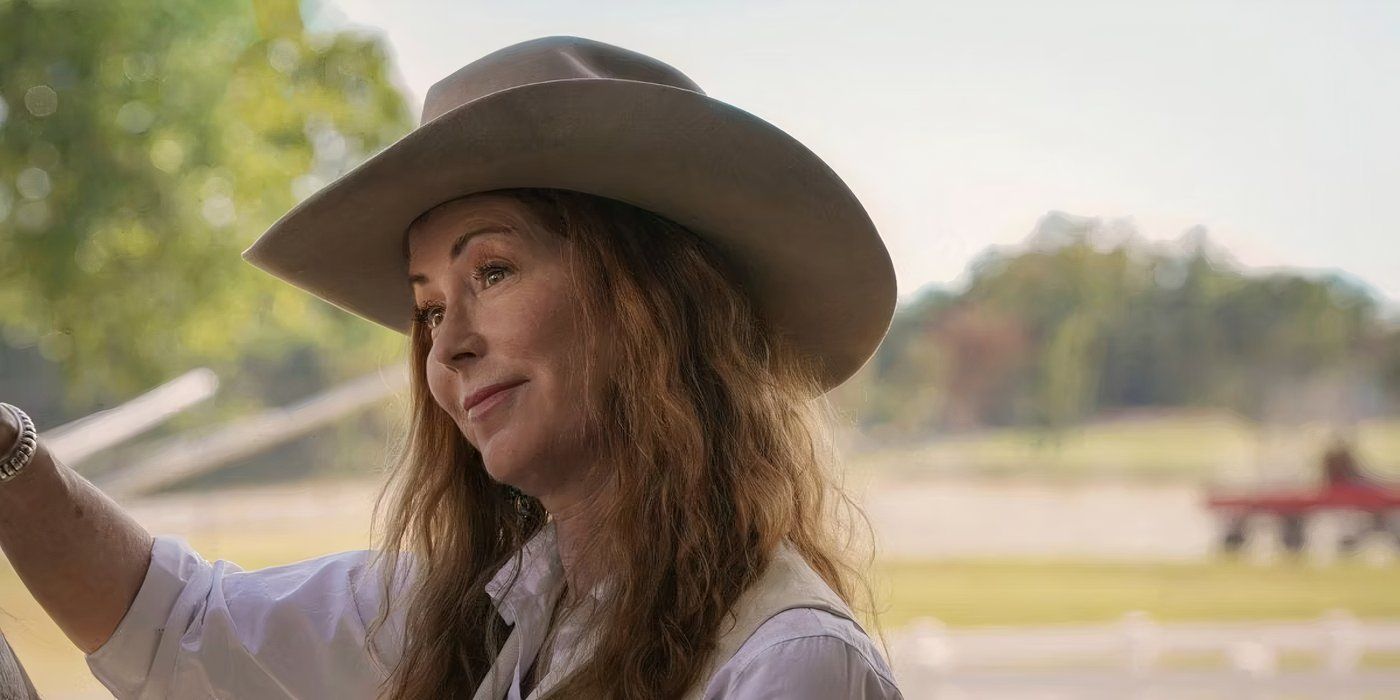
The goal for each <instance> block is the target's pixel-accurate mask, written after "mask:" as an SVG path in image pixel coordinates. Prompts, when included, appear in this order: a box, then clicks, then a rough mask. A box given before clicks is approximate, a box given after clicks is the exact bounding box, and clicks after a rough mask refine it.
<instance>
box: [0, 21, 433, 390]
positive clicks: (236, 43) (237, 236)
mask: <svg viewBox="0 0 1400 700" xmlns="http://www.w3.org/2000/svg"><path fill="white" fill-rule="evenodd" d="M387 71H388V61H387V59H386V56H385V51H384V48H383V47H382V46H380V44H379V43H378V42H377V41H376V40H374V39H372V38H366V37H364V36H359V35H352V34H344V33H309V32H307V31H306V30H305V29H304V28H303V26H302V25H301V20H300V15H299V12H298V6H297V4H296V3H295V2H293V1H292V0H270V1H267V2H263V1H257V2H253V3H251V4H250V3H249V2H246V0H132V1H125V2H118V3H76V2H63V1H61V0H45V1H43V2H40V1H39V0H0V329H3V333H4V336H3V338H4V340H5V341H6V342H8V343H9V344H11V345H16V346H24V345H30V344H36V343H37V345H38V347H39V349H40V350H41V351H42V353H43V355H44V357H46V358H48V359H50V360H52V361H54V362H56V363H58V364H59V365H60V366H61V367H62V368H63V372H64V381H65V386H64V387H63V389H62V391H63V393H64V394H65V396H66V397H68V399H69V401H70V402H71V403H73V404H87V403H90V402H92V401H93V400H95V399H96V398H98V397H102V396H128V395H130V394H131V393H134V392H136V391H140V390H144V389H147V388H149V387H150V386H152V385H154V384H157V383H159V382H161V381H164V380H166V379H169V378H170V377H171V376H173V375H175V374H177V373H179V372H182V371H185V370H187V369H189V368H190V367H193V366H198V365H206V366H212V367H214V368H215V369H216V370H221V369H222V370H227V371H228V372H233V371H236V369H237V367H239V366H240V365H241V364H243V363H247V362H258V361H266V362H272V361H275V360H276V359H277V358H278V357H280V356H281V355H282V354H284V353H287V352H289V351H290V350H294V349H295V348H299V347H301V348H315V349H317V350H318V352H317V355H318V356H319V358H320V362H321V364H322V365H323V367H324V371H325V372H326V373H327V374H329V375H344V374H348V373H351V372H359V371H364V370H365V369H366V368H368V367H372V366H375V365H376V364H379V363H381V362H384V361H386V360H387V359H390V357H391V356H392V355H393V354H394V353H395V352H396V350H397V349H398V348H399V347H400V346H401V337H400V336H398V335H397V334H394V333H392V332H390V331H387V330H384V329H379V328H378V327H376V326H374V325H373V324H371V323H369V322H367V321H363V320H361V319H357V318H355V317H353V316H351V315H350V314H347V313H345V312H343V311H340V310H338V309H335V308H334V307H332V306H330V305H329V304H326V303H324V302H321V301H319V300H317V299H315V298H314V297H311V296H310V295H307V294H305V293H304V292H301V291H299V290H296V289H295V288H293V287H291V286H290V285H287V284H285V283H283V282H281V281H278V280H276V279H274V278H272V277H271V276H269V275H267V274H265V273H263V272H261V271H259V270H256V269H254V268H253V267H252V266H250V265H248V264H247V263H245V262H243V261H242V259H241V258H240V257H239V254H240V253H241V251H242V250H243V249H245V248H246V247H247V246H248V245H249V244H250V243H251V242H252V241H253V239H255V238H256V237H257V235H258V234H260V233H261V232H262V231H263V230H264V229H265V228H266V227H267V226H268V225H269V224H270V223H272V222H273V221H274V220H276V218H277V217H278V216H280V215H281V214H283V213H284V212H286V211H287V210H288V209H290V208H291V207H292V206H293V205H294V204H295V203H296V202H297V201H298V200H299V199H301V198H302V197H304V196H306V195H307V194H309V193H310V192H312V191H314V190H315V189H316V188H317V187H319V186H320V185H322V184H324V183H326V182H329V181H330V180H332V179H334V178H335V177H337V176H338V175H340V174H341V173H343V172H344V171H346V170H348V169H349V168H350V167H353V165H355V164H356V163H358V162H359V161H360V160H362V159H363V158H364V157H365V156H366V155H367V154H368V153H372V152H374V151H376V150H378V149H380V148H382V147H383V146H384V145H386V144H387V143H389V142H391V141H392V140H393V139H395V138H397V137H398V136H400V135H402V134H403V133H405V132H406V131H407V129H408V128H409V127H410V125H411V117H410V114H409V110H408V107H407V105H406V104H405V102H404V100H403V98H402V96H401V95H400V93H399V92H398V91H397V90H396V89H395V88H394V86H393V85H391V83H390V82H389V80H388V79H387ZM57 390H58V388H57V387H55V391H57Z"/></svg>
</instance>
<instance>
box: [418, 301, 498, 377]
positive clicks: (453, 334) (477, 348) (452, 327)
mask: <svg viewBox="0 0 1400 700" xmlns="http://www.w3.org/2000/svg"><path fill="white" fill-rule="evenodd" d="M467 316H468V315H467V314H466V313H465V311H463V310H462V308H461V306H460V305H457V306H455V307H449V308H448V309H446V310H445V311H443V312H442V320H441V321H440V322H439V323H438V327H437V336H436V337H435V338H434V339H433V347H432V350H430V351H429V353H428V356H429V358H430V359H432V360H433V361H435V362H437V363H439V364H441V365H442V366H444V367H446V368H448V369H450V370H452V371H453V372H457V373H461V372H463V371H464V370H466V369H467V367H468V366H469V365H470V364H471V361H472V360H473V359H475V358H478V357H480V356H481V352H482V349H483V348H484V347H485V342H484V341H485V339H484V338H482V336H481V333H480V332H478V331H477V329H476V328H475V327H474V326H473V324H472V323H471V322H470V319H469V318H468V317H467Z"/></svg>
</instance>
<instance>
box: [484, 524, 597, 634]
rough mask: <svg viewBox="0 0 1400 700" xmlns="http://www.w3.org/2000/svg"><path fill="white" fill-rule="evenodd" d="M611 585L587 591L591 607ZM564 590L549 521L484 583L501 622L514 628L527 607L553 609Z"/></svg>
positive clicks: (562, 567)
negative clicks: (591, 603)
mask: <svg viewBox="0 0 1400 700" xmlns="http://www.w3.org/2000/svg"><path fill="white" fill-rule="evenodd" d="M512 579H513V580H514V582H513V583H512ZM612 583H613V582H610V581H600V582H598V583H597V584H596V585H594V586H593V589H592V590H591V591H589V597H590V598H591V599H592V600H593V602H594V603H598V602H601V601H602V600H603V598H604V597H605V595H606V594H607V592H608V590H609V589H610V588H611V587H612ZM563 588H564V564H563V562H562V561H561V560H560V559H559V540H558V535H557V533H556V530H555V525H554V521H553V520H550V521H548V522H546V523H545V524H544V527H541V528H540V531H539V532H537V533H535V535H534V536H533V537H531V538H530V539H529V541H527V542H526V543H525V544H524V545H523V546H521V548H520V551H519V552H518V553H517V554H516V556H513V557H511V558H510V560H509V561H507V562H506V563H505V564H504V565H503V566H501V568H500V569H498V570H497V571H496V574H495V575H494V576H492V577H491V580H490V581H488V582H487V583H486V595H488V596H490V597H491V601H492V602H493V603H495V605H496V610H497V611H498V612H500V614H501V619H502V620H504V621H505V623H506V624H507V625H514V624H515V622H516V620H517V619H518V618H519V616H520V615H521V614H522V612H523V611H525V610H526V609H527V606H529V607H530V608H548V607H549V606H552V605H553V604H554V602H555V600H556V599H557V598H558V597H559V593H560V591H561V590H563ZM536 612H538V611H536Z"/></svg>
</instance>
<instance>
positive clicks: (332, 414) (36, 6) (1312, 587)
mask: <svg viewBox="0 0 1400 700" xmlns="http://www.w3.org/2000/svg"><path fill="white" fill-rule="evenodd" d="M549 34H574V35H581V36H587V37H590V38H594V39H598V40H602V41H607V42H609V43H614V44H618V45H621V46H625V47H628V48H631V49H634V50H638V51H641V52H643V53H646V54H649V55H652V56H656V57H658V58H660V59H662V60H665V61H667V62H669V63H671V64H673V65H675V66H677V67H679V68H681V69H682V70H683V71H685V72H686V73H687V74H689V75H690V76H691V77H692V78H694V79H695V80H696V81H697V82H698V83H699V84H700V85H702V86H703V87H704V88H705V89H706V91H707V92H708V93H709V94H710V95H712V96H714V97H717V98H719V99H722V100H726V101H729V102H731V103H733V104H735V105H738V106H739V107H741V108H743V109H745V110H747V111H750V112H752V113H754V114H757V115H759V116H761V117H763V118H765V119H768V120H769V121H771V122H773V123H775V124H777V125H778V126H779V127H781V128H783V129H784V130H786V131H788V132H789V133H791V134H792V135H793V136H795V137H797V138H798V139H799V140H801V141H802V142H804V143H806V144H808V145H809V146H810V147H811V148H812V149H813V150H815V151H816V152H817V153H818V154H820V155H821V156H822V157H823V158H825V159H826V160H827V161H828V163H830V164H831V165H832V167H833V168H834V169H835V170H836V171H837V172H838V173H840V174H841V175H842V177H843V178H844V179H845V180H846V181H847V182H848V183H849V184H850V185H851V187H852V189H853V190H855V192H856V193H857V195H858V196H860V198H861V199H862V201H863V202H865V203H866V205H867V208H868V209H869V211H870V213H871V216H872V218H874V220H875V222H876V224H877V225H878V226H879V227H880V229H881V231H882V234H883V235H884V236H885V239H886V241H887V243H888V245H889V247H890V250H891V254H892V257H893V259H894V262H895V266H896V269H897V272H898V275H899V285H900V290H901V296H900V306H899V309H898V311H897V314H896V317H895V319H894V323H893V326H892V327H891V329H890V333H889V335H888V337H887V338H886V340H885V342H884V344H883V345H882V346H881V348H880V350H879V351H878V353H877V354H876V355H875V357H874V358H873V359H872V360H871V361H870V363H869V364H868V365H867V366H866V367H865V368H864V369H863V370H862V371H861V372H860V373H859V374H858V375H856V376H855V377H854V378H853V379H852V380H850V381H849V382H848V383H847V384H845V385H844V386H842V387H840V388H839V389H837V390H836V391H835V392H834V393H833V395H832V396H833V400H834V401H835V402H836V403H837V405H838V407H839V408H840V409H841V411H842V415H843V417H844V419H843V420H844V422H843V425H842V428H841V430H842V433H841V434H842V446H843V447H842V449H843V450H844V453H845V458H846V464H847V470H848V474H849V480H848V485H849V487H850V488H851V489H852V491H853V492H855V493H856V494H857V495H858V496H859V498H860V499H861V501H862V503H863V504H864V507H865V509H866V511H867V512H868V514H869V516H870V519H871V522H872V525H873V526H874V528H875V532H876V537H877V542H878V546H879V556H878V560H877V561H878V564H877V567H876V568H875V570H873V571H872V572H871V573H872V577H873V579H874V581H875V583H876V590H877V592H878V594H879V597H880V605H881V608H882V615H881V618H880V621H881V625H882V627H883V629H884V632H885V637H886V640H887V642H888V643H889V648H890V653H891V655H892V657H893V660H894V663H895V667H896V671H897V673H898V674H899V675H900V678H901V681H902V683H903V685H904V686H905V689H906V694H907V696H908V697H910V698H911V699H912V698H928V697H949V698H962V697H979V698H980V697H997V698H1000V697H1007V698H1010V697H1016V698H1022V697H1024V698H1031V697H1036V698H1042V697H1043V698H1080V697H1164V698H1166V697H1170V698H1176V697H1222V698H1223V697H1237V696H1240V695H1245V696H1248V697H1319V698H1321V697H1326V698H1332V697H1358V698H1360V697H1377V698H1380V697H1397V696H1400V564H1397V552H1398V551H1400V534H1397V533H1398V532H1400V522H1397V518H1400V511H1397V510H1395V509H1393V508H1392V509H1390V510H1389V511H1387V510H1386V506H1385V505H1384V504H1385V503H1387V502H1389V503H1395V502H1396V497H1397V496H1396V494H1397V492H1400V485H1397V483H1398V482H1400V413H1398V412H1397V407H1400V314H1397V303H1396V301H1397V299H1400V235H1397V231H1396V225H1395V214H1394V208H1393V202H1394V201H1395V193H1396V192H1400V167H1397V163H1400V130H1396V129H1395V128H1394V125H1395V124H1397V123H1400V91H1397V90H1395V89H1394V84H1395V83H1394V78H1395V76H1396V75H1400V5H1395V4H1393V3H1384V2H1364V1H1353V2H1332V3H1301V2H1274V3H1254V2H1234V3H1217V2H1212V3H1186V2H1178V3H1158V4H1154V5H1147V4H1144V3H1096V2H1076V3H1032V2H1020V3H1013V2H988V3H975V4H974V3H926V2H917V3H916V2H907V3H905V2H880V3H855V2H800V3H798V2H763V3H753V2H729V1H707V2H689V1H686V2H679V1H678V2H666V3H655V2H620V1H611V0H610V1H599V2H592V3H576V4H575V3H560V2H538V1H534V0H530V1H515V2H509V3H506V2H412V3H409V2H404V3H382V2H372V1H370V0H340V1H332V0H317V1H314V2H313V1H310V0H308V1H306V2H301V3H297V2H293V1H290V0H255V1H249V0H127V1H124V2H120V3H90V2H73V1H70V0H0V400H5V401H9V402H11V403H15V404H17V405H19V406H21V407H23V408H24V409H25V410H27V411H28V412H29V413H30V414H31V415H32V416H33V417H34V419H35V421H36V423H37V424H38V427H39V429H40V431H41V433H42V434H43V435H44V436H45V437H46V439H48V441H49V442H50V444H51V445H52V446H53V447H54V449H55V451H56V452H57V453H58V454H59V455H60V457H62V458H63V459H64V460H65V461H67V462H68V463H69V464H71V465H72V466H74V468H76V469H78V470H79V471H80V472H82V473H83V474H84V475H86V476H87V477H88V478H90V479H91V480H93V481H94V482H95V483H98V484H99V485H101V486H103V487H104V489H106V490H107V491H108V493H110V494H111V495H112V496H113V497H114V498H116V499H117V500H118V501H119V502H121V503H122V504H123V505H125V506H127V507H128V508H130V510H131V512H132V513H133V514H135V515H136V516H137V518H138V519H140V520H141V521H142V522H143V523H144V524H146V526H147V527H148V528H149V529H150V530H151V531H152V532H155V533H173V534H180V535H183V536H186V537H188V538H189V540H190V541H191V542H192V543H193V544H195V545H196V546H197V547H198V548H199V549H200V551H201V552H202V553H203V554H204V555H205V557H206V558H208V559H210V560H214V559H219V558H223V559H229V560H232V561H234V562H236V563H238V564H240V565H242V566H243V567H244V568H247V569H253V568H260V567H263V566H268V565H273V564H279V563H285V562H290V561H296V560H299V559H302V558H306V557H310V556H316V555H319V554H323V553H326V552H330V551H337V550H343V549H358V548H363V547H367V546H369V545H370V542H369V531H368V526H369V508H370V505H371V502H372V499H373V496H374V490H375V487H376V485H377V484H378V483H379V481H380V479H382V476H383V469H384V467H385V456H386V453H385V447H386V445H387V444H388V441H389V439H390V436H391V435H392V434H394V433H395V432H397V431H399V430H401V429H402V420H403V415H404V411H405V406H404V391H403V390H404V376H405V375H404V374H403V363H404V361H405V360H404V357H405V356H404V350H405V348H404V341H403V338H402V337H400V336H397V335H395V334H393V333H391V332H389V331H387V330H384V329H381V328H379V327H378V326H376V325H374V324H372V323H369V322H367V321H364V320H361V319H358V318H356V317H353V316H351V315H349V314H347V313H345V312H343V311H340V310H338V309H336V308H334V307H332V306H330V305H329V304H326V303H324V302H321V301H319V300H317V299H315V298H313V297H310V296H308V295H305V294H304V293H301V292H299V291H297V290H295V289H293V288H292V287H290V286H289V285H286V284H284V283H281V282H279V281H277V280H275V279H273V278H271V277H270V276H268V275H266V274H264V273H261V272H259V271H257V270H255V269H254V268H252V267H251V266H249V265H247V264H246V263H244V262H243V261H242V260H241V259H240V258H239V253H240V252H241V251H242V250H243V249H245V248H246V247H247V246H248V245H249V244H250V243H251V242H252V241H253V240H254V239H255V238H256V237H257V236H258V234H260V233H261V232H262V231H263V230H264V229H265V228H266V227H267V226H268V225H269V224H270V223H271V222H273V221H274V220H276V218H277V217H278V216H280V215H281V214H282V213H284V212H285V211H286V210H288V209H289V208H290V207H291V206H293V205H294V204H295V203H296V202H297V201H299V200H300V199H302V198H304V197H306V196H307V195H308V194H310V193H312V192H314V191H315V190H317V189H318V188H319V187H321V186H323V185H325V184H326V183H329V182H331V181H332V180H334V179H335V178H336V177H337V176H339V175H340V174H342V173H344V172H346V171H347V170H349V169H350V168H353V167H354V166H355V165H356V164H357V163H359V162H361V161H362V160H363V159H364V158H366V157H367V156H368V155H370V154H372V153H374V152H376V151H377V150H378V149H380V148H382V147H384V146H385V145H387V144H389V143H391V142H392V141H393V140H395V139H396V138H398V137H400V136H402V135H403V134H404V133H406V132H407V131H408V130H409V129H411V128H412V126H413V125H414V124H415V123H416V119H417V115H418V110H419V106H420V105H421V101H422V96H423V94H424V93H425V92H426V90H427V87H428V86H430V85H431V84H432V83H433V82H435V81H436V80H437V79H439V78H440V77H442V76H445V75H447V74H448V73H450V72H452V71H453V70H455V69H456V68H458V67H460V66H461V65H462V64H464V63H466V62H468V61H470V60H472V59H475V58H477V57H479V56H481V55H484V54H485V53H488V52H489V51H492V50H494V49H497V48H500V47H502V46H505V45H508V44H510V43H514V42H516V41H522V40H525V39H529V38H533V37H537V36H544V35H549ZM833 283H838V284H839V280H833ZM1339 447H1340V448H1341V449H1340V450H1338V449H1337V448H1339ZM1329 450H1332V453H1333V457H1332V461H1333V462H1334V463H1335V462H1336V460H1337V459H1340V458H1339V457H1337V455H1338V454H1340V453H1341V452H1343V451H1344V452H1345V454H1346V455H1347V456H1348V458H1349V463H1350V464H1352V465H1353V467H1354V469H1353V471H1356V472H1359V473H1360V474H1362V475H1363V478H1364V479H1366V482H1365V484H1364V486H1355V487H1353V486H1348V487H1346V488H1343V489H1342V491H1345V493H1342V495H1341V496H1338V490H1337V489H1336V488H1333V487H1331V485H1330V484H1329V482H1328V480H1327V479H1326V478H1324V477H1325V475H1324V466H1323V464H1324V459H1323V458H1324V455H1325V454H1326V453H1327V452H1328V451H1329ZM1343 461H1346V460H1343ZM1347 489H1350V490H1347ZM1358 489H1360V490H1359V491H1358ZM1358 493H1360V494H1361V495H1359V496H1358V495H1357V494H1358ZM1221 494H1228V495H1232V496H1236V497H1239V498H1242V499H1244V501H1245V502H1249V499H1253V498H1257V497H1272V498H1273V499H1274V500H1273V508H1272V510H1267V512H1263V511H1261V512H1260V513H1257V514H1256V515H1254V516H1253V517H1248V518H1240V517H1239V516H1240V515H1241V513H1243V512H1244V511H1241V510H1239V509H1238V508H1236V509H1234V510H1231V509H1226V508H1222V507H1219V506H1220V504H1219V503H1217V504H1216V507H1212V505H1211V503H1212V501H1211V499H1212V498H1216V497H1219V496H1220V495H1221ZM1348 494H1349V495H1348ZM1387 498H1389V499H1390V500H1389V501H1386V500H1385V499H1387ZM1280 503H1291V504H1292V505H1291V506H1286V505H1280ZM1299 504H1302V505H1299ZM1377 504H1381V505H1377ZM1300 509H1301V510H1300ZM1387 527H1389V528H1390V530H1389V531H1387V529H1386V528H1387ZM1231 534H1233V535H1234V537H1233V538H1230V537H1227V536H1228V535H1231ZM1227 545H1232V546H1227ZM0 611H3V612H0V630H3V631H4V633H5V634H6V636H7V637H8V638H9V639H10V640H11V643H12V645H13V646H14V648H15V649H16V651H17V653H18V654H19V656H20V658H21V659H22V660H23V661H24V663H25V664H26V667H27V668H28V669H29V670H30V673H31V675H32V676H33V678H34V680H35V683H36V685H37V686H38V687H39V689H40V690H41V691H42V692H43V693H44V694H45V696H46V697H52V698H94V697H106V693H105V691H104V690H103V689H102V688H101V686H100V685H99V684H98V683H97V682H96V681H94V680H93V679H92V678H91V677H90V676H89V674H88V672H87V668H86V665H85V664H84V662H83V659H82V655H81V653H79V652H78V651H77V650H76V648H74V647H73V646H72V645H71V644H70V643H69V642H68V641H67V639H66V638H65V637H64V636H63V635H62V633H61V632H59V631H58V629H57V628H56V627H55V626H54V625H53V624H52V623H51V622H50V621H49V620H48V618H47V617H46V616H45V615H44V613H43V611H42V610H41V609H40V608H39V607H38V606H37V604H36V603H35V602H34V601H33V598H32V597H31V596H30V595H29V594H28V592H27V591H26V590H25V589H24V586H23V584H21V583H20V582H19V580H18V578H17V577H16V575H15V573H14V571H13V570H12V569H11V568H9V566H8V564H3V565H0Z"/></svg>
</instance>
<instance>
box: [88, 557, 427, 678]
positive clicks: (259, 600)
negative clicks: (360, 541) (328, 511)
mask: <svg viewBox="0 0 1400 700" xmlns="http://www.w3.org/2000/svg"><path fill="white" fill-rule="evenodd" d="M370 554H371V552H369V551H368V550H358V551H351V552H340V553H336V554H328V555H325V556H322V557H317V558H314V559H308V560H305V561H300V562H296V563H294V564H287V565H285V566H274V567H269V568H266V569H259V570H256V571H244V570H242V569H241V568H240V567H238V566H237V565H236V564H233V563H231V562H228V561H224V560H219V561H215V562H213V563H210V562H208V561H206V560H205V559H204V558H203V557H201V556H200V555H199V553H198V552H196V551H195V550H194V549H193V548H191V547H190V545H189V543H188V542H186V541H185V540H184V539H182V538H178V537H173V536H169V535H161V536H158V537H156V538H155V543H154V546H153V547H152V550H151V564H150V567H149V568H148V569H147V572H146V578H145V580H144V581H143V582H142V584H141V589H140V591H138V592H137V594H136V598H135V600H134V601H132V604H131V607H130V608H129V609H128V610H127V613H126V615H125V616H124V617H123V618H122V621H121V622H120V623H119V624H118V625H117V628H116V630H115V631H114V632H113V633H112V636H111V638H110V639H108V640H107V641H106V643H104V644H103V645H102V647H100V648H99V649H97V650H95V651H93V652H92V653H91V654H88V655H87V657H86V658H87V663H88V667H89V668H90V669H91V670H92V673H93V675H94V676H96V677H97V679H98V680H99V681H101V682H102V684H103V685H105V686H106V687H107V688H108V690H110V691H111V692H112V694H113V695H115V696H116V697H117V698H141V699H143V700H144V699H147V698H167V697H170V698H185V697H227V698H268V699H275V698H309V697H335V698H347V699H352V698H367V699H368V698H374V697H375V695H376V691H377V689H378V684H379V682H380V681H381V680H382V679H383V674H382V670H381V669H378V668H376V667H375V665H374V664H373V663H372V662H371V659H370V658H369V655H368V653H367V652H366V650H365V648H364V647H365V625H366V623H367V622H368V621H369V620H372V619H373V616H374V615H376V614H377V613H378V612H379V607H378V606H379V601H380V591H379V587H380V582H379V580H378V577H377V576H366V575H365V572H366V564H367V562H368V559H369V556H370ZM400 624H401V621H400ZM398 634H401V629H398V630H396V629H395V620H394V618H393V617H391V618H390V622H389V624H388V625H386V627H385V629H384V631H383V636H377V637H376V642H377V643H380V644H390V645H392V644H395V643H397V641H398V640H399V639H401V636H397V635H398ZM395 650H396V647H392V646H391V647H389V648H386V653H392V652H393V651H395Z"/></svg>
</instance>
